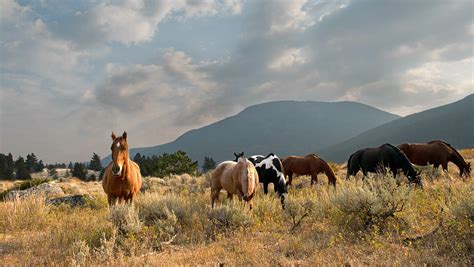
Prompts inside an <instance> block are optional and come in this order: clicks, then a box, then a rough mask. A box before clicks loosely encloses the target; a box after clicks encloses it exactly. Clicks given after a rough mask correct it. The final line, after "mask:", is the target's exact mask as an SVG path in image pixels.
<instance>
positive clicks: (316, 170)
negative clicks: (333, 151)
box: [282, 154, 337, 187]
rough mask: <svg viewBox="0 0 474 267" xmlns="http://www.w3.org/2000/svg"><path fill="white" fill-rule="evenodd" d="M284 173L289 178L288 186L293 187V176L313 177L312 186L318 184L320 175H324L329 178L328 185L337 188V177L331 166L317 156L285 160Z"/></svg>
mask: <svg viewBox="0 0 474 267" xmlns="http://www.w3.org/2000/svg"><path fill="white" fill-rule="evenodd" d="M282 163H283V171H284V172H285V176H288V184H289V185H291V182H292V180H293V174H296V175H311V185H313V183H315V182H316V183H317V182H318V174H320V173H324V174H326V176H327V177H328V180H329V181H328V183H329V184H331V185H332V186H334V187H336V181H337V179H336V175H334V171H333V170H332V168H331V166H329V164H328V163H327V162H326V161H324V160H323V159H321V158H319V157H318V156H316V155H315V154H310V155H307V156H304V157H302V156H289V157H286V158H284V159H283V161H282Z"/></svg>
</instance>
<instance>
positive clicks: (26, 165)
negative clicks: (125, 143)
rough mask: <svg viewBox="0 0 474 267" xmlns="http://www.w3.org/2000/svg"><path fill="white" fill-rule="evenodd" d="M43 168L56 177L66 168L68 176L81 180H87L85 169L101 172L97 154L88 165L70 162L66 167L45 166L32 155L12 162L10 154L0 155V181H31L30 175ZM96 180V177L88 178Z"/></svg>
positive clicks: (61, 164) (57, 165)
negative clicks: (59, 171) (60, 170)
mask: <svg viewBox="0 0 474 267" xmlns="http://www.w3.org/2000/svg"><path fill="white" fill-rule="evenodd" d="M44 168H47V169H48V174H49V175H50V176H52V177H57V171H56V169H58V168H68V169H69V170H68V174H71V175H72V176H74V177H77V178H79V179H81V180H87V169H90V170H93V171H102V164H101V162H100V157H99V155H98V154H96V153H93V154H92V158H91V160H90V162H89V164H84V163H80V162H76V163H74V164H73V163H72V162H70V163H69V165H68V166H66V164H65V163H54V164H47V165H45V164H44V163H43V161H42V160H38V158H37V157H36V155H35V154H34V153H31V154H28V155H26V159H25V158H23V157H22V156H19V157H18V159H16V160H14V159H13V156H12V154H11V153H8V154H3V153H0V179H5V180H15V179H17V180H27V179H31V174H32V173H35V172H41V171H43V169H44ZM89 179H96V177H89Z"/></svg>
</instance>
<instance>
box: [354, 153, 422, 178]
mask: <svg viewBox="0 0 474 267" xmlns="http://www.w3.org/2000/svg"><path fill="white" fill-rule="evenodd" d="M386 168H389V169H390V172H392V174H393V176H394V177H395V176H396V175H397V174H398V170H402V171H403V173H404V174H405V175H406V177H407V178H408V181H410V183H414V184H416V185H419V186H423V185H422V183H421V179H420V176H419V174H418V173H417V172H416V171H415V169H413V166H412V165H411V163H410V161H409V160H408V158H407V156H406V155H405V154H404V153H403V152H402V151H401V150H400V149H399V148H397V147H396V146H393V145H392V144H383V145H381V146H379V147H369V148H363V149H359V150H357V151H356V152H354V153H353V154H352V155H351V156H350V157H349V160H348V161H347V176H346V179H349V178H350V177H351V176H355V175H356V174H357V173H358V172H359V171H360V170H362V172H363V173H364V177H365V176H367V174H368V173H369V172H371V173H377V172H382V173H386Z"/></svg>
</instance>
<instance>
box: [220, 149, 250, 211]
mask: <svg viewBox="0 0 474 267" xmlns="http://www.w3.org/2000/svg"><path fill="white" fill-rule="evenodd" d="M222 188H224V189H225V190H226V191H227V197H228V198H229V199H232V196H233V195H234V194H237V196H238V197H239V200H240V201H242V199H244V200H245V201H246V202H248V203H249V205H250V209H252V202H251V200H252V198H253V196H254V195H255V193H256V192H257V188H258V173H257V170H256V169H255V167H254V165H253V164H252V162H250V161H249V160H248V159H246V158H244V157H240V158H239V159H238V160H237V162H234V161H224V162H222V163H220V164H219V165H217V167H216V169H215V170H214V172H213V173H212V176H211V202H212V208H214V203H215V202H216V201H217V200H218V199H219V192H220V191H221V189H222Z"/></svg>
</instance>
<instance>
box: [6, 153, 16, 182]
mask: <svg viewBox="0 0 474 267" xmlns="http://www.w3.org/2000/svg"><path fill="white" fill-rule="evenodd" d="M6 163H7V168H6V170H5V179H9V180H13V179H15V177H14V176H13V172H14V171H15V162H14V161H13V156H12V154H11V153H8V156H7V157H6Z"/></svg>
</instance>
